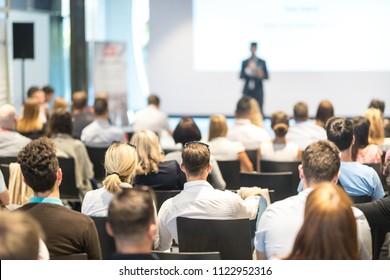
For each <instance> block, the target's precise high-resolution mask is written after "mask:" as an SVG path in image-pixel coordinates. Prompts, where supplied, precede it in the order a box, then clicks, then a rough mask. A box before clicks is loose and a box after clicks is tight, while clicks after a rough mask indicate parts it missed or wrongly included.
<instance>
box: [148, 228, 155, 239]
mask: <svg viewBox="0 0 390 280" xmlns="http://www.w3.org/2000/svg"><path fill="white" fill-rule="evenodd" d="M156 234H157V226H156V224H150V225H149V228H148V238H149V239H150V240H154V238H155V237H156Z"/></svg>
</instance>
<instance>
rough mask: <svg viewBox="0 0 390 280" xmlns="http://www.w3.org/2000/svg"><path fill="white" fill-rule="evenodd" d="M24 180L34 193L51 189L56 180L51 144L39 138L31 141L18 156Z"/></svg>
mask: <svg viewBox="0 0 390 280" xmlns="http://www.w3.org/2000/svg"><path fill="white" fill-rule="evenodd" d="M18 163H19V164H20V168H21V170H22V174H23V176H24V180H25V182H26V184H27V185H28V186H30V187H31V188H32V189H33V190H34V192H36V193H37V192H45V191H48V190H50V189H51V188H53V186H54V183H55V182H56V179H57V170H58V167H59V165H58V159H57V156H56V150H55V148H54V144H53V142H52V141H51V140H50V139H48V138H46V137H41V138H38V139H36V140H33V141H31V142H30V143H29V144H28V145H27V146H25V147H24V148H23V149H22V150H21V151H20V152H19V155H18Z"/></svg>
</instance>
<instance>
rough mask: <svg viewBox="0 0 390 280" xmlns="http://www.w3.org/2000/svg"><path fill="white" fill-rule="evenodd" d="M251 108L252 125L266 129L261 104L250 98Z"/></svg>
mask: <svg viewBox="0 0 390 280" xmlns="http://www.w3.org/2000/svg"><path fill="white" fill-rule="evenodd" d="M249 103H250V107H251V124H253V125H256V126H259V127H264V121H263V112H261V110H260V106H259V102H257V100H256V99H254V98H252V97H250V99H249Z"/></svg>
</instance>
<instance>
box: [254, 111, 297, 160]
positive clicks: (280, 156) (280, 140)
mask: <svg viewBox="0 0 390 280" xmlns="http://www.w3.org/2000/svg"><path fill="white" fill-rule="evenodd" d="M271 127H272V130H273V131H274V133H275V139H274V140H273V142H265V143H261V145H260V149H259V155H258V160H259V161H260V160H261V159H263V160H270V161H297V160H301V159H302V150H301V148H300V147H299V145H298V144H295V143H292V142H288V141H287V139H286V134H287V131H288V128H289V118H288V115H287V114H286V113H284V112H281V111H279V112H276V113H273V114H272V115H271Z"/></svg>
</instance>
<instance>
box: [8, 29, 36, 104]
mask: <svg viewBox="0 0 390 280" xmlns="http://www.w3.org/2000/svg"><path fill="white" fill-rule="evenodd" d="M12 35H13V50H14V59H21V62H22V67H21V69H22V75H21V77H22V102H23V103H24V99H25V98H24V95H25V88H24V82H25V81H24V60H25V59H34V23H32V22H31V23H25V22H23V23H19V22H14V23H13V25H12Z"/></svg>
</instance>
